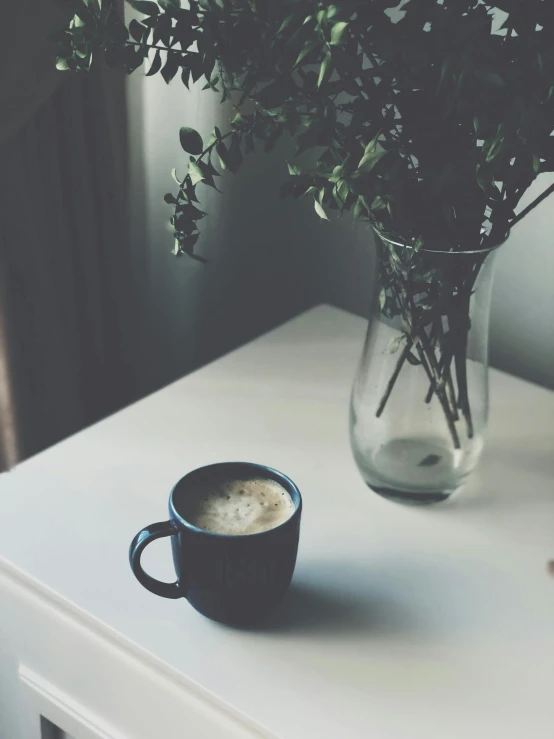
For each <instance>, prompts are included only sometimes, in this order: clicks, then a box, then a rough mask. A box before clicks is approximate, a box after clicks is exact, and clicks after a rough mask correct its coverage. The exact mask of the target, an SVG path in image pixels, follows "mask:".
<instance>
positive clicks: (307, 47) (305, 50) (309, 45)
mask: <svg viewBox="0 0 554 739" xmlns="http://www.w3.org/2000/svg"><path fill="white" fill-rule="evenodd" d="M318 46H320V44H319V42H318V41H306V43H305V44H304V46H303V47H302V51H301V52H300V54H299V55H298V57H297V59H296V61H295V63H294V66H295V67H298V65H299V64H301V63H302V62H303V61H304V59H306V57H307V56H308V55H309V54H311V53H312V51H314V49H317V48H318Z"/></svg>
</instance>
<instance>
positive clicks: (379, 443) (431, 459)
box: [350, 235, 496, 505]
mask: <svg viewBox="0 0 554 739" xmlns="http://www.w3.org/2000/svg"><path fill="white" fill-rule="evenodd" d="M377 242H378V245H377V249H378V264H379V289H378V291H377V300H376V307H375V312H374V316H373V320H372V321H371V323H370V325H369V328H368V333H367V338H366V342H365V346H364V350H363V354H362V358H361V361H360V365H359V368H358V372H357V374H356V378H355V381H354V387H353V390H352V400H351V410H350V439H351V444H352V450H353V453H354V457H355V460H356V463H357V465H358V467H359V469H360V472H361V474H362V476H363V478H364V480H365V481H366V483H367V485H368V486H369V487H370V488H371V489H372V490H374V491H375V492H377V493H379V494H380V495H382V496H384V497H386V498H389V499H391V500H395V501H399V502H404V503H410V504H415V505H418V504H429V503H435V502H439V501H443V500H445V499H447V498H448V497H450V496H451V495H452V494H453V493H454V492H455V491H456V490H458V488H459V487H460V486H461V485H462V483H463V481H464V479H465V478H466V477H467V476H468V475H469V474H470V473H471V472H472V470H473V469H474V468H475V466H476V464H477V462H478V460H479V457H480V454H481V451H482V449H483V443H484V434H485V430H486V426H487V416H488V403H489V399H488V332H489V311H490V298H491V288H492V280H493V268H494V261H495V256H496V247H494V248H489V249H483V250H480V251H465V252H464V251H462V252H460V251H456V252H452V251H429V250H425V249H420V250H417V249H414V248H412V247H411V246H407V245H403V244H401V243H398V242H395V241H392V240H390V239H388V238H386V237H384V236H382V235H378V239H377Z"/></svg>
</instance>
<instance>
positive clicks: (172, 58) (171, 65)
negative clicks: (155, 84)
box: [162, 51, 179, 84]
mask: <svg viewBox="0 0 554 739" xmlns="http://www.w3.org/2000/svg"><path fill="white" fill-rule="evenodd" d="M178 70H179V55H178V54H175V53H173V52H171V51H170V52H168V54H167V61H166V63H165V64H164V66H163V68H162V77H163V78H164V80H165V81H166V83H167V84H169V83H170V82H171V80H172V79H173V78H174V77H175V75H176V74H177V72H178Z"/></svg>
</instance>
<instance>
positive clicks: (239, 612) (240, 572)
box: [129, 462, 302, 625]
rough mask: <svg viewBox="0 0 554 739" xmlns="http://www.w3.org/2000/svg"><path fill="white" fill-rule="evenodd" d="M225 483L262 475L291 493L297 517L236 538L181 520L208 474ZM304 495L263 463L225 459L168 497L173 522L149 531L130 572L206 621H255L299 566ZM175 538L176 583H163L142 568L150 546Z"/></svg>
mask: <svg viewBox="0 0 554 739" xmlns="http://www.w3.org/2000/svg"><path fill="white" fill-rule="evenodd" d="M214 474H215V475H217V476H218V477H219V476H221V479H247V478H252V477H259V478H264V479H269V480H275V481H276V482H278V483H279V484H280V485H282V486H283V487H284V488H285V490H287V491H288V493H289V495H290V497H291V499H292V502H293V505H294V513H293V514H292V516H291V517H290V518H289V519H287V520H286V521H285V522H284V523H282V524H280V525H279V526H277V527H276V528H273V529H269V530H268V531H262V532H261V533H257V534H247V535H241V536H233V535H226V534H214V533H212V532H210V531H205V530H204V529H200V528H197V527H196V526H194V525H193V524H191V523H190V522H189V521H187V520H186V519H185V518H183V516H182V515H181V513H180V511H181V510H182V509H183V501H184V500H185V497H186V496H187V494H188V493H190V491H191V490H194V488H195V485H197V484H200V483H201V481H202V478H203V477H204V476H206V475H208V476H210V477H211V478H213V475H214ZM301 513H302V498H301V496H300V491H299V490H298V488H297V487H296V485H295V484H294V483H293V482H292V480H290V479H289V478H288V477H287V476H286V475H283V474H282V473H281V472H277V470H274V469H272V468H271V467H265V466H264V465H260V464H251V463H249V462H224V463H220V464H214V465H209V466H208V467H200V468H199V469H197V470H194V471H193V472H190V473H189V474H188V475H185V476H184V477H183V478H182V479H181V480H179V482H178V483H177V484H176V485H175V487H174V488H173V490H172V491H171V494H170V496H169V521H163V522H161V523H153V524H150V525H149V526H146V527H145V528H144V529H142V531H139V533H138V534H137V535H136V536H135V538H134V539H133V541H132V543H131V547H130V549H129V561H130V564H131V569H132V570H133V573H134V574H135V577H136V578H137V580H138V581H139V582H140V583H141V585H143V586H144V587H145V588H146V589H147V590H150V591H151V592H152V593H155V594H156V595H161V596H162V597H164V598H186V599H187V600H188V601H189V603H190V604H191V605H192V606H194V608H196V610H197V611H199V612H200V613H202V614H203V615H204V616H207V617H208V618H212V619H214V620H216V621H223V622H225V623H230V624H237V625H243V624H249V623H254V622H256V621H259V620H260V619H262V618H263V617H264V616H266V615H268V614H269V613H270V612H271V611H272V610H273V609H274V608H275V606H277V605H278V603H279V602H280V601H281V600H282V598H283V596H284V595H285V593H286V591H287V588H288V586H289V585H290V581H291V579H292V575H293V572H294V566H295V564H296V554H297V551H298V539H299V535H300V516H301ZM163 536H170V537H171V544H172V549H173V562H174V565H175V572H176V574H177V581H176V582H174V583H165V582H160V580H156V579H155V578H153V577H151V576H150V575H148V574H147V573H146V572H145V571H144V570H143V569H142V566H141V563H140V557H141V554H142V552H143V550H144V548H145V547H146V546H147V545H148V544H150V542H151V541H154V539H159V538H160V537H163Z"/></svg>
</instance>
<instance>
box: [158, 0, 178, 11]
mask: <svg viewBox="0 0 554 739" xmlns="http://www.w3.org/2000/svg"><path fill="white" fill-rule="evenodd" d="M158 3H159V5H160V6H161V7H162V8H163V9H164V10H165V9H166V8H175V9H176V10H178V9H179V8H180V7H181V0H158Z"/></svg>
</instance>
